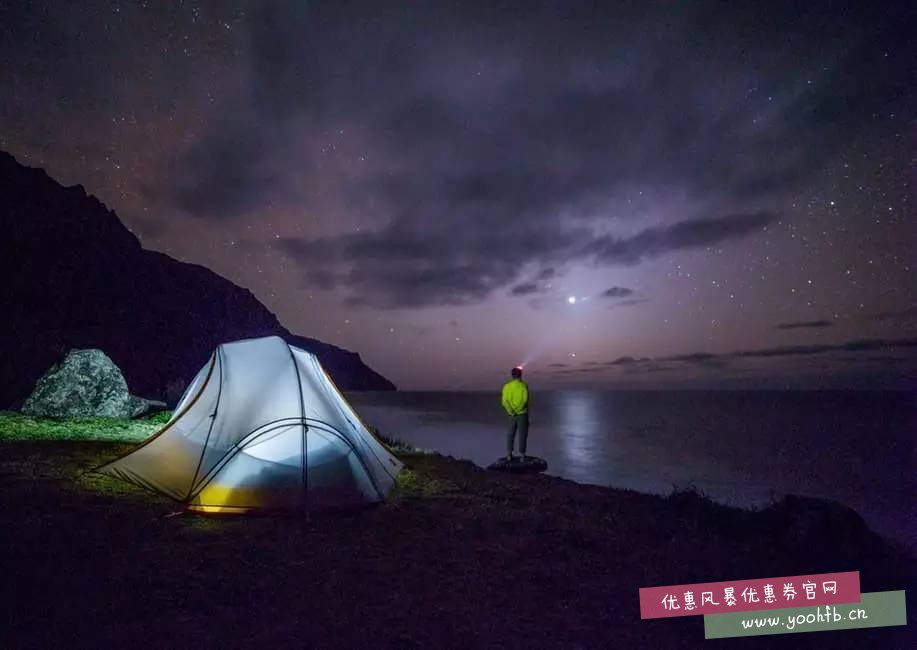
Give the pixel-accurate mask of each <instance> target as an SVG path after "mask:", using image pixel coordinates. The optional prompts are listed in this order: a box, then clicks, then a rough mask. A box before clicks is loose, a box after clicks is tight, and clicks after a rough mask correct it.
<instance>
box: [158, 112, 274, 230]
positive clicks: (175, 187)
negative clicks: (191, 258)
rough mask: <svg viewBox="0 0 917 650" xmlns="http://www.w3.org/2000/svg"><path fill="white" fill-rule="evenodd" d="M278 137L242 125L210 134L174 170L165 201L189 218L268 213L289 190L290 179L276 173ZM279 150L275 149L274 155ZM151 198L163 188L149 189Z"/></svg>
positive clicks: (183, 155) (222, 126) (185, 153)
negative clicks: (265, 210) (260, 210)
mask: <svg viewBox="0 0 917 650" xmlns="http://www.w3.org/2000/svg"><path fill="white" fill-rule="evenodd" d="M268 137H270V140H271V141H273V140H274V136H273V134H271V135H270V136H268V134H267V133H266V132H265V131H264V130H262V129H256V128H254V127H253V126H252V125H249V126H247V127H246V126H241V125H238V124H237V122H236V121H232V122H230V123H225V122H224V121H223V120H220V126H218V127H217V128H215V129H213V130H211V131H209V132H208V133H207V134H206V135H205V136H204V137H203V138H202V139H201V140H199V141H197V142H195V143H194V144H193V145H191V146H190V147H189V148H188V149H186V150H185V151H183V152H181V154H180V155H179V156H178V158H177V160H175V161H173V162H172V163H171V164H170V165H169V171H168V172H167V174H168V175H167V182H166V184H165V187H166V188H167V193H166V195H165V197H164V198H165V199H166V200H167V201H169V202H171V203H172V204H173V205H174V206H176V207H177V208H179V209H181V210H183V211H185V212H186V213H188V214H190V215H192V216H196V217H204V218H209V219H218V220H225V219H232V218H236V217H240V216H242V215H245V214H246V213H249V212H251V211H252V210H255V209H257V208H263V207H265V206H266V205H267V203H268V201H269V200H272V199H273V200H276V199H277V198H278V192H282V191H283V190H284V182H285V181H286V179H285V178H284V177H283V176H282V174H281V172H280V171H272V170H271V169H270V161H269V159H268V156H269V152H270V155H271V156H273V155H276V154H277V149H276V147H277V146H279V144H278V143H276V142H267V141H266V138H268ZM272 145H273V150H272ZM145 191H146V192H147V193H148V194H151V195H153V194H156V192H157V191H158V190H157V188H153V187H150V186H147V187H146V188H145Z"/></svg>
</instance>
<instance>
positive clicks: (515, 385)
mask: <svg viewBox="0 0 917 650" xmlns="http://www.w3.org/2000/svg"><path fill="white" fill-rule="evenodd" d="M500 402H501V404H503V408H504V410H505V411H506V413H507V414H508V415H522V414H523V413H527V412H528V410H529V387H528V385H527V384H526V383H525V382H524V381H522V380H521V379H510V380H509V381H508V382H506V383H505V384H503V395H502V398H501V400H500Z"/></svg>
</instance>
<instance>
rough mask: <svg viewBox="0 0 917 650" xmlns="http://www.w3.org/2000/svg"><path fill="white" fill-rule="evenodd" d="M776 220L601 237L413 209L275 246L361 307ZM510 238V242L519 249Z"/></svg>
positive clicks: (428, 302)
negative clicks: (475, 223) (539, 265)
mask: <svg viewBox="0 0 917 650" xmlns="http://www.w3.org/2000/svg"><path fill="white" fill-rule="evenodd" d="M773 219H774V216H773V215H770V214H763V213H761V214H750V215H743V214H740V215H728V216H725V217H719V218H712V219H698V220H691V221H684V222H679V223H676V224H674V225H672V226H668V227H664V228H659V227H654V228H647V229H644V230H642V231H640V232H638V233H637V234H635V235H633V236H631V237H627V238H618V239H614V240H611V239H610V238H608V237H594V236H592V234H591V233H590V232H588V231H587V230H585V229H583V228H582V227H576V228H565V227H562V226H561V225H560V223H559V222H558V221H556V220H554V221H547V222H544V223H542V227H541V228H540V229H539V228H537V227H535V226H533V227H531V228H529V229H527V230H523V231H521V232H518V231H516V229H515V226H512V225H510V224H507V223H506V222H503V221H500V220H495V221H494V223H493V227H492V228H483V229H475V230H468V229H466V230H465V231H464V232H461V233H460V234H459V233H456V232H455V231H451V230H441V229H439V228H437V227H436V226H435V225H431V223H430V222H429V221H425V220H422V219H419V218H418V217H417V215H413V214H410V215H407V216H404V217H403V218H402V219H396V220H395V221H394V222H392V223H391V224H389V225H388V226H386V227H384V228H383V229H381V230H378V231H375V232H359V233H348V234H345V235H341V236H338V237H332V238H324V239H302V238H281V239H280V240H278V242H277V243H278V244H279V246H280V247H281V249H282V250H284V251H285V252H286V253H287V254H288V255H289V256H290V257H291V258H292V259H293V260H294V261H295V262H297V263H298V264H299V265H300V267H301V268H302V269H303V272H304V276H305V280H306V282H307V283H312V284H314V285H316V286H318V287H320V288H324V289H342V290H344V291H346V292H348V294H349V297H348V299H347V301H348V303H349V304H352V305H355V306H373V307H378V308H383V309H397V308H408V307H425V306H432V305H467V304H472V303H475V302H480V301H482V300H484V299H486V298H487V297H488V296H490V295H491V294H492V293H493V292H494V291H496V290H497V289H500V288H503V287H506V286H508V285H510V284H512V283H513V282H515V281H516V280H517V278H518V276H519V273H520V271H519V269H520V268H522V267H524V266H525V265H527V264H530V263H533V262H535V261H537V260H544V259H551V260H558V261H568V260H571V259H591V260H592V261H593V262H594V263H596V264H603V265H609V264H634V263H636V262H638V261H640V260H641V259H643V258H646V257H652V256H656V255H661V254H663V253H666V252H670V251H675V250H679V249H681V248H694V247H697V246H701V245H707V244H712V243H718V242H722V241H724V240H727V239H733V238H737V237H741V236H743V235H745V234H748V233H750V232H752V231H753V230H756V229H759V228H760V227H761V226H762V225H764V224H766V223H769V222H770V221H772V220H773ZM501 231H505V235H503V236H501V235H500V234H499V233H500V232H501ZM510 231H512V232H510ZM506 241H512V242H513V244H512V246H509V247H508V246H507V245H506V243H505V242H506ZM583 241H586V242H587V243H586V244H583V243H582V242H583ZM531 284H533V283H524V284H523V285H518V286H519V287H521V289H520V292H521V293H515V295H526V294H531V293H534V291H533V290H532V289H533V288H532V287H530V286H527V285H531Z"/></svg>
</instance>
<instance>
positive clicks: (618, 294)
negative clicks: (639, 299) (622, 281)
mask: <svg viewBox="0 0 917 650" xmlns="http://www.w3.org/2000/svg"><path fill="white" fill-rule="evenodd" d="M633 293H634V290H633V289H628V288H627V287H610V288H608V289H605V291H603V292H602V293H601V297H602V298H626V297H627V296H631V295H633Z"/></svg>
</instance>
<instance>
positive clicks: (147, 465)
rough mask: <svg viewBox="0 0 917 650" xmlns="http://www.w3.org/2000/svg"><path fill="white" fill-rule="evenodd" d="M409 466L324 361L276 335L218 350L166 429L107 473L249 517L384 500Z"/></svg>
mask: <svg viewBox="0 0 917 650" xmlns="http://www.w3.org/2000/svg"><path fill="white" fill-rule="evenodd" d="M401 466H402V465H401V462H400V461H398V459H397V458H395V457H394V456H393V455H392V454H391V453H390V452H389V451H388V449H386V447H385V446H384V445H383V444H381V443H380V442H379V441H378V440H376V438H375V437H374V436H373V434H372V433H370V432H369V430H368V429H367V428H366V426H365V425H364V424H363V422H362V421H361V420H360V418H359V416H357V414H356V413H355V412H354V411H353V409H352V408H351V407H350V405H349V404H348V403H347V401H346V400H345V399H344V397H343V395H341V393H340V392H339V391H338V389H337V387H336V386H335V385H334V383H333V382H332V381H331V378H330V377H329V376H328V375H327V373H326V372H325V370H324V369H323V368H322V366H321V365H320V364H319V362H318V359H317V358H316V357H315V355H314V354H311V353H309V352H306V351H305V350H301V349H299V348H297V347H294V346H291V345H288V344H287V343H286V342H285V341H284V340H283V339H281V338H280V337H277V336H271V337H265V338H258V339H247V340H242V341H235V342H232V343H224V344H222V345H220V346H218V347H217V349H216V350H215V351H214V353H213V355H212V356H211V357H210V361H209V362H208V363H207V364H206V365H205V366H204V367H203V368H201V370H200V371H199V372H198V374H197V376H196V377H195V378H194V380H193V381H192V382H191V384H190V385H189V386H188V388H187V389H186V390H185V393H184V395H183V396H182V398H181V400H180V401H179V403H178V405H177V406H176V408H175V411H174V413H173V415H172V418H171V419H170V420H169V421H168V422H167V423H166V425H165V426H164V427H163V428H162V429H161V430H160V431H159V432H157V433H155V434H153V436H151V437H150V438H149V439H148V440H146V441H144V442H143V443H141V444H140V445H139V446H138V447H136V448H135V449H134V450H133V451H131V452H129V453H128V454H127V455H125V456H122V457H121V458H118V459H116V460H114V461H112V462H110V463H108V464H107V465H103V466H102V467H101V468H99V470H98V471H100V472H102V473H105V474H109V475H111V476H115V477H117V478H120V479H123V480H125V481H129V482H131V483H134V484H136V485H139V486H141V487H144V488H147V489H150V490H153V491H156V492H159V493H162V494H165V495H167V496H169V497H171V498H173V499H175V500H177V501H180V502H182V503H184V504H185V505H186V506H187V508H188V509H189V510H194V511H199V512H227V513H244V512H251V511H260V510H278V509H284V510H289V509H297V508H307V507H308V508H311V507H313V506H326V505H348V504H358V503H371V502H377V501H383V500H384V499H385V497H386V495H387V494H388V492H389V490H391V488H392V485H394V482H395V477H396V476H397V475H398V472H399V471H400V470H401Z"/></svg>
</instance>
